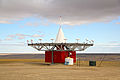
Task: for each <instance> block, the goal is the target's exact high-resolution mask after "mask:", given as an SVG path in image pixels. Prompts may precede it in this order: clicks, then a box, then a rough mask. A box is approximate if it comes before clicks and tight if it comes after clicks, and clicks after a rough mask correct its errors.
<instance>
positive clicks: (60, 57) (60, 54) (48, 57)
mask: <svg viewBox="0 0 120 80" xmlns="http://www.w3.org/2000/svg"><path fill="white" fill-rule="evenodd" d="M69 53H71V55H70V56H69ZM66 57H71V58H73V60H74V63H75V62H76V51H53V61H54V63H64V62H65V58H66ZM45 62H52V51H46V52H45Z"/></svg>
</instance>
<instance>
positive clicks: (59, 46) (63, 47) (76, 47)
mask: <svg viewBox="0 0 120 80" xmlns="http://www.w3.org/2000/svg"><path fill="white" fill-rule="evenodd" d="M28 46H31V47H33V48H35V49H37V50H38V51H52V50H54V51H84V50H85V49H87V48H88V47H90V46H93V44H88V43H31V44H28Z"/></svg>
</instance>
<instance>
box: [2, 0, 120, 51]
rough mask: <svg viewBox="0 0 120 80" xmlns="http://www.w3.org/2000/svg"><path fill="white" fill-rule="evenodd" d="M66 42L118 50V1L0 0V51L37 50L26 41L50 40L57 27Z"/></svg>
mask: <svg viewBox="0 0 120 80" xmlns="http://www.w3.org/2000/svg"><path fill="white" fill-rule="evenodd" d="M59 16H62V23H61V24H62V28H63V32H64V35H65V37H66V38H67V39H68V40H67V42H76V40H75V39H76V38H80V41H79V42H84V41H85V39H86V38H88V39H89V40H94V41H95V45H94V46H93V47H91V48H89V49H87V50H86V51H84V52H120V37H119V35H120V0H0V53H9V52H11V53H12V52H20V53H21V52H38V51H36V50H35V49H33V48H31V47H28V46H27V44H26V41H27V40H30V39H33V40H34V42H38V39H40V38H41V39H43V40H42V42H51V41H50V39H51V38H54V39H55V38H56V34H57V32H58V29H59V24H60V21H59Z"/></svg>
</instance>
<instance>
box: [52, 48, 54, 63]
mask: <svg viewBox="0 0 120 80" xmlns="http://www.w3.org/2000/svg"><path fill="white" fill-rule="evenodd" d="M52 64H54V61H53V50H52Z"/></svg>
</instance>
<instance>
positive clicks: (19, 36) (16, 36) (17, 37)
mask: <svg viewBox="0 0 120 80" xmlns="http://www.w3.org/2000/svg"><path fill="white" fill-rule="evenodd" d="M26 37H36V38H37V37H44V35H43V34H42V35H39V34H33V35H26V34H13V35H8V36H7V38H6V39H5V40H13V39H25V38H26Z"/></svg>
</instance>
